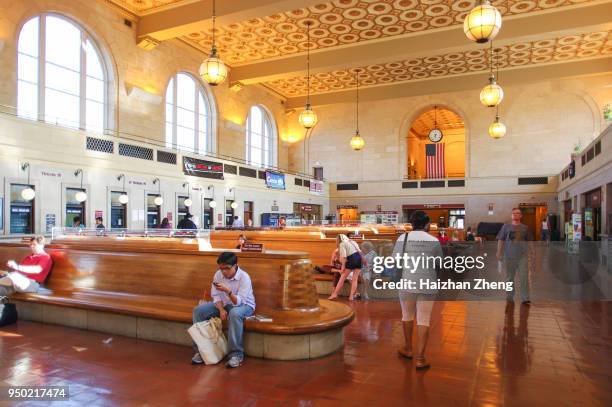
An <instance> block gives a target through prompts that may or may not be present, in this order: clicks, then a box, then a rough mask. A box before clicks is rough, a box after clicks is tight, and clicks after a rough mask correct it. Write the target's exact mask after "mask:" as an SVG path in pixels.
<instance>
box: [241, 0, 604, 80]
mask: <svg viewBox="0 0 612 407" xmlns="http://www.w3.org/2000/svg"><path fill="white" fill-rule="evenodd" d="M611 15H612V2H606V3H596V4H591V3H588V4H581V5H579V6H573V7H566V8H563V9H561V10H554V11H547V12H539V13H532V14H525V15H516V16H511V17H507V18H505V19H504V24H503V26H502V29H501V31H500V34H499V36H498V38H497V39H496V41H495V43H496V44H499V45H500V46H501V45H508V44H511V43H514V42H517V41H516V40H517V39H518V38H520V40H521V41H528V40H530V39H543V38H553V37H554V36H555V35H564V34H576V32H577V31H583V32H588V31H590V30H606V29H610V28H611V27H612V22H611V21H610V16H611ZM482 47H483V45H482V44H476V43H473V42H471V41H469V40H468V39H467V38H466V37H465V34H464V33H463V27H462V26H460V25H457V26H453V27H450V28H446V29H438V30H428V31H424V32H419V33H413V34H407V35H401V36H394V37H386V38H383V39H379V40H371V41H363V42H360V43H356V44H351V45H346V46H341V47H330V48H325V49H322V50H319V51H314V52H311V54H310V70H311V73H317V72H328V71H333V70H336V69H345V68H349V67H356V66H364V65H370V64H377V63H387V62H393V61H402V60H408V59H412V58H415V57H424V56H432V55H443V54H447V53H451V52H458V51H469V50H473V49H482ZM305 68H306V58H305V56H304V55H302V54H298V55H293V56H289V57H284V58H277V59H274V60H272V59H267V60H265V61H260V62H255V63H252V64H247V65H241V66H236V67H233V68H232V70H231V71H230V81H231V82H242V83H244V84H251V83H258V82H267V81H272V80H277V79H281V78H287V77H292V76H299V75H305V74H306V69H305Z"/></svg>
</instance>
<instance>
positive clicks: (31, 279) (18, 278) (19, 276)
mask: <svg viewBox="0 0 612 407" xmlns="http://www.w3.org/2000/svg"><path fill="white" fill-rule="evenodd" d="M30 249H31V250H32V254H30V255H29V256H27V257H26V258H25V259H23V260H22V261H21V263H19V264H17V263H16V262H15V261H14V260H9V261H8V262H7V263H6V265H7V267H8V271H0V297H3V296H8V295H11V294H14V293H16V292H17V293H35V292H36V291H38V288H39V287H40V284H42V283H44V282H45V279H46V278H47V276H48V275H49V272H50V271H51V267H52V266H53V260H52V259H51V256H49V254H48V253H47V252H45V238H44V236H36V237H33V238H31V239H30Z"/></svg>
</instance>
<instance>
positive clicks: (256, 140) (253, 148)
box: [246, 106, 277, 167]
mask: <svg viewBox="0 0 612 407" xmlns="http://www.w3.org/2000/svg"><path fill="white" fill-rule="evenodd" d="M276 151H277V140H276V126H275V125H274V123H273V118H272V116H271V115H270V114H269V113H268V111H267V110H266V109H264V108H263V107H261V106H252V107H251V109H250V110H249V116H248V117H247V122H246V159H247V162H248V164H249V165H253V166H255V167H276V161H277V154H276Z"/></svg>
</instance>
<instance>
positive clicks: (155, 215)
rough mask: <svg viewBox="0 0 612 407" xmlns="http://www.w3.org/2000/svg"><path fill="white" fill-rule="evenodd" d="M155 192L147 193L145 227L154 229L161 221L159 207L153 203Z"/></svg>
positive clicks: (155, 196)
mask: <svg viewBox="0 0 612 407" xmlns="http://www.w3.org/2000/svg"><path fill="white" fill-rule="evenodd" d="M157 197H158V195H157V194H147V228H148V229H155V228H158V227H159V224H160V222H161V207H160V206H157V205H156V204H155V198H157Z"/></svg>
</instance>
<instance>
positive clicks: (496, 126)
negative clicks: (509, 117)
mask: <svg viewBox="0 0 612 407" xmlns="http://www.w3.org/2000/svg"><path fill="white" fill-rule="evenodd" d="M496 109H497V110H496V111H495V121H494V122H493V123H491V125H490V126H489V136H491V138H494V139H498V138H502V137H504V136H505V135H506V125H505V124H503V123H502V122H500V121H499V105H498V106H497V107H496Z"/></svg>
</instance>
